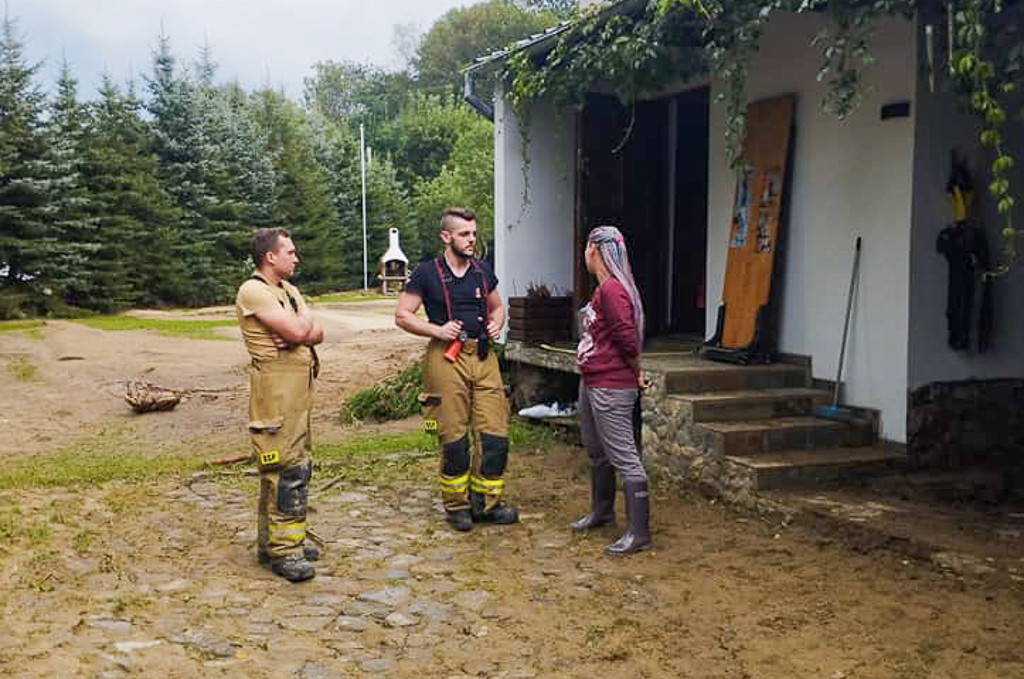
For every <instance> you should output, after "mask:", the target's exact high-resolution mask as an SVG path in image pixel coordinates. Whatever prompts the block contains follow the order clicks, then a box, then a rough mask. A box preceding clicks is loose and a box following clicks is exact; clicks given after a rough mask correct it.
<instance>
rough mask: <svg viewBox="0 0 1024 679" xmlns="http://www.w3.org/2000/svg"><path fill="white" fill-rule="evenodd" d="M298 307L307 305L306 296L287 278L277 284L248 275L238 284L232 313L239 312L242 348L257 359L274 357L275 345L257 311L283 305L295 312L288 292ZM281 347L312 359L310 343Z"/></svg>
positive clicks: (280, 307)
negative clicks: (288, 347) (289, 347)
mask: <svg viewBox="0 0 1024 679" xmlns="http://www.w3.org/2000/svg"><path fill="white" fill-rule="evenodd" d="M289 295H291V297H292V299H294V300H295V303H296V304H297V305H298V307H299V311H302V310H304V309H306V300H304V299H303V298H302V294H301V293H300V292H299V289H298V288H296V287H295V286H294V285H292V284H291V283H289V282H288V281H281V284H280V285H269V284H267V283H264V282H263V281H260V280H256V279H254V278H250V279H249V280H247V281H246V282H244V283H242V285H241V287H239V288H238V295H237V296H236V297H235V313H236V314H237V315H238V324H239V325H240V326H241V327H242V339H243V340H245V348H246V349H248V350H249V355H250V356H251V357H252V358H254V359H256V360H260V361H266V360H274V359H276V358H277V357H278V352H279V350H278V348H277V347H276V346H274V341H273V340H272V339H271V333H270V329H269V328H268V327H267V326H266V325H264V324H263V322H262V321H260V319H258V318H257V317H256V314H258V313H261V312H264V311H269V310H271V309H284V310H285V311H286V312H288V313H290V314H294V315H296V316H297V315H298V314H297V313H296V312H295V311H294V310H293V309H292V305H291V302H289V301H288V296H289ZM284 351H288V352H294V353H295V355H296V357H299V356H301V357H303V358H307V359H308V360H310V361H312V360H313V355H312V353H311V352H310V350H309V347H307V346H303V345H299V346H297V347H295V348H293V349H287V350H284Z"/></svg>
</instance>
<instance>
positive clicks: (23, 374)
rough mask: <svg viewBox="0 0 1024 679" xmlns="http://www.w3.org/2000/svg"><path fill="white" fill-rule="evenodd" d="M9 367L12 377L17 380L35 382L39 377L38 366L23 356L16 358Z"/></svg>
mask: <svg viewBox="0 0 1024 679" xmlns="http://www.w3.org/2000/svg"><path fill="white" fill-rule="evenodd" d="M10 368H11V372H12V373H14V379H16V380H18V381H19V382H35V381H36V378H38V377H39V368H38V366H36V364H35V363H32V362H31V361H29V360H28V359H27V358H24V357H22V358H20V359H18V361H17V362H16V363H12V364H11V366H10Z"/></svg>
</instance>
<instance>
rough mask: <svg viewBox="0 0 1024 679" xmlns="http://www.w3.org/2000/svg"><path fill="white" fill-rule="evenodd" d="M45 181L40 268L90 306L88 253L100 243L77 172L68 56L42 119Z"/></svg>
mask: <svg viewBox="0 0 1024 679" xmlns="http://www.w3.org/2000/svg"><path fill="white" fill-rule="evenodd" d="M45 129H46V137H47V142H48V143H47V159H48V169H49V173H50V181H49V200H48V202H49V206H48V209H49V214H50V228H49V229H48V230H49V232H50V233H49V237H48V243H49V250H50V256H49V257H48V259H47V262H46V264H45V266H44V267H43V269H42V270H43V271H44V272H45V276H46V278H47V280H49V281H50V282H51V283H52V284H53V286H54V287H55V288H56V289H57V291H59V292H60V294H61V295H62V296H63V297H64V299H65V300H66V301H67V302H69V303H71V304H73V305H77V306H92V303H91V302H92V300H91V299H90V292H89V291H90V287H91V285H92V283H91V279H92V274H93V272H92V266H91V264H92V262H91V256H92V255H93V254H94V253H95V252H96V250H97V249H98V248H99V244H98V243H97V241H96V238H95V229H94V226H95V222H94V219H93V218H92V217H91V215H90V209H89V207H90V198H89V193H88V189H87V187H86V186H85V182H84V178H83V175H82V165H83V161H84V152H85V148H86V145H87V143H88V140H87V138H86V112H85V108H84V106H83V105H82V104H81V103H80V102H79V101H78V81H77V80H76V79H75V77H74V75H72V73H71V68H70V66H68V63H67V60H64V62H63V63H62V64H61V70H60V75H59V77H58V80H57V91H56V95H55V97H54V99H53V101H52V102H51V104H50V116H49V120H48V121H47V125H46V128H45Z"/></svg>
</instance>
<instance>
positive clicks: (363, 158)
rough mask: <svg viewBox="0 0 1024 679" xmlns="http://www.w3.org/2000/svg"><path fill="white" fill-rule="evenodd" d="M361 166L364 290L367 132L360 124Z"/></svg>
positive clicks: (365, 282) (366, 287)
mask: <svg viewBox="0 0 1024 679" xmlns="http://www.w3.org/2000/svg"><path fill="white" fill-rule="evenodd" d="M359 168H360V173H361V174H362V177H363V290H369V285H370V281H369V278H368V276H369V272H368V271H367V259H366V133H365V131H364V130H363V124H362V123H360V124H359Z"/></svg>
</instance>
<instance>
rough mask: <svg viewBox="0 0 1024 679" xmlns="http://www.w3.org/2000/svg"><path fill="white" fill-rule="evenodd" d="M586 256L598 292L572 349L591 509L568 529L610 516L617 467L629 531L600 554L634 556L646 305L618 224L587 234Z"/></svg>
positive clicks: (645, 510)
mask: <svg viewBox="0 0 1024 679" xmlns="http://www.w3.org/2000/svg"><path fill="white" fill-rule="evenodd" d="M584 257H585V259H586V264H587V271H589V272H590V273H592V274H593V275H594V276H596V277H597V289H596V290H594V294H593V295H592V296H591V298H590V303H589V304H587V305H586V306H585V307H583V310H582V312H581V313H582V317H583V318H582V320H583V333H582V337H581V338H580V343H579V347H578V348H577V350H576V360H577V361H578V363H579V366H580V374H581V375H582V379H581V380H580V396H579V416H580V433H581V434H582V437H583V445H584V446H586V448H587V452H588V453H589V454H590V462H591V465H590V513H589V514H587V515H586V516H584V517H583V518H582V519H580V520H578V521H576V522H575V523H573V524H572V528H573V530H576V531H584V530H588V529H590V528H596V527H597V526H603V525H605V524H609V523H613V522H614V521H615V472H616V471H617V472H618V473H619V474H620V475H621V476H622V486H623V490H624V491H625V496H626V519H627V528H626V532H625V534H623V536H622V537H620V538H619V539H618V540H617V541H616V542H615V543H614V544H612V545H609V546H608V547H606V548H605V552H607V553H608V554H613V555H624V554H632V553H634V552H639V551H641V550H644V549H648V548H650V546H651V533H650V529H649V527H648V524H649V518H650V502H649V499H648V496H647V472H646V471H645V470H644V466H643V463H642V462H641V460H640V455H639V453H638V452H637V449H636V441H635V439H634V438H633V406H634V405H635V404H636V399H637V395H638V388H639V387H640V386H641V385H642V384H643V382H644V381H645V380H646V377H644V375H643V372H642V371H641V370H640V360H639V359H640V349H641V346H642V344H643V337H644V308H643V303H642V302H641V301H640V292H639V291H638V290H637V287H636V282H635V281H634V280H633V272H632V269H631V268H630V266H629V255H628V253H627V252H626V243H625V241H624V240H623V238H622V234H621V233H620V232H619V230H618V229H616V228H615V227H614V226H599V227H597V228H596V229H594V230H593V231H591V232H590V236H589V238H588V239H587V249H586V253H585V254H584Z"/></svg>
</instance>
